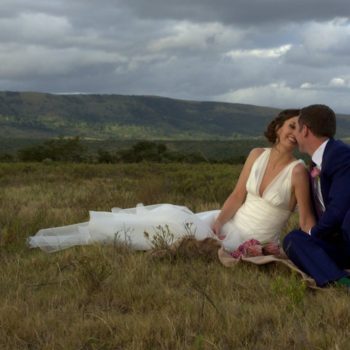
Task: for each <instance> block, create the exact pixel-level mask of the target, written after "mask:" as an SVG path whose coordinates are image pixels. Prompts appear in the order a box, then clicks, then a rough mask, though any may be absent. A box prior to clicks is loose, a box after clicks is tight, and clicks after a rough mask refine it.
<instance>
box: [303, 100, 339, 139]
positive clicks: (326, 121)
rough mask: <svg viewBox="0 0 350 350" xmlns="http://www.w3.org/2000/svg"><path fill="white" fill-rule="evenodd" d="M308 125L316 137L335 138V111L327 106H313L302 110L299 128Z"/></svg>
mask: <svg viewBox="0 0 350 350" xmlns="http://www.w3.org/2000/svg"><path fill="white" fill-rule="evenodd" d="M303 125H306V126H307V127H308V128H309V129H310V130H311V131H312V133H313V134H314V135H315V136H318V137H333V136H334V135H335V131H336V119H335V113H334V111H333V110H332V109H331V108H329V107H328V106H326V105H311V106H307V107H304V108H302V109H301V110H300V115H299V127H300V128H302V127H303Z"/></svg>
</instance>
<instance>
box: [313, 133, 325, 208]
mask: <svg viewBox="0 0 350 350" xmlns="http://www.w3.org/2000/svg"><path fill="white" fill-rule="evenodd" d="M328 141H329V139H327V140H326V141H324V142H323V143H322V144H321V145H320V146H319V147H318V148H317V150H316V151H315V152H314V153H313V155H312V157H311V159H312V161H313V162H314V163H315V164H316V166H317V168H318V169H319V170H321V169H322V159H323V153H324V150H325V149H326V146H327V143H328ZM312 186H314V192H315V195H316V201H317V202H318V205H319V206H320V210H321V212H322V213H324V211H325V210H326V207H325V205H324V201H323V196H322V191H321V179H320V177H317V178H316V179H314V180H313V184H312Z"/></svg>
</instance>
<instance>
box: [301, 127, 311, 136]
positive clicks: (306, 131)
mask: <svg viewBox="0 0 350 350" xmlns="http://www.w3.org/2000/svg"><path fill="white" fill-rule="evenodd" d="M309 133H310V130H309V128H308V127H307V126H306V125H305V124H304V125H303V127H302V129H301V134H302V135H303V136H304V137H307V136H308V135H309Z"/></svg>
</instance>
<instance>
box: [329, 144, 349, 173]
mask: <svg viewBox="0 0 350 350" xmlns="http://www.w3.org/2000/svg"><path fill="white" fill-rule="evenodd" d="M327 146H328V147H327ZM327 146H326V149H327V148H328V151H327V152H326V153H327V154H325V162H326V163H327V164H329V165H330V164H334V165H335V164H339V165H340V164H342V165H343V166H344V165H345V166H347V167H348V166H350V145H348V144H347V143H345V142H343V141H341V140H334V139H331V140H330V142H329V145H327Z"/></svg>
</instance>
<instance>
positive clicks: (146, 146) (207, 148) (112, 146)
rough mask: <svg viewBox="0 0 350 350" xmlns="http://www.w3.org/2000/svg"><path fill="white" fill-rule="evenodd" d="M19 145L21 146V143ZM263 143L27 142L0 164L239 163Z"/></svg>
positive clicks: (0, 157)
mask: <svg viewBox="0 0 350 350" xmlns="http://www.w3.org/2000/svg"><path fill="white" fill-rule="evenodd" d="M21 144H23V143H21ZM266 145H267V143H266V141H263V140H241V141H186V142H185V141H184V142H180V141H159V142H155V141H136V140H135V141H127V142H126V141H124V142H123V141H114V142H113V141H111V142H100V141H86V140H81V139H80V138H78V137H75V138H57V139H49V140H44V141H42V142H39V140H37V141H36V142H28V144H27V145H26V146H24V147H22V148H19V149H18V150H17V152H15V151H14V150H13V149H12V153H10V152H4V153H0V162H1V161H2V162H10V161H17V160H20V161H38V162H41V161H65V162H67V161H71V162H85V163H120V162H123V163H135V162H136V163H137V162H141V161H153V162H162V163H169V162H187V163H198V162H211V163H216V162H221V163H222V162H226V163H243V162H244V160H245V158H246V156H247V154H248V153H249V151H250V150H251V149H252V148H253V147H263V146H266Z"/></svg>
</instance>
